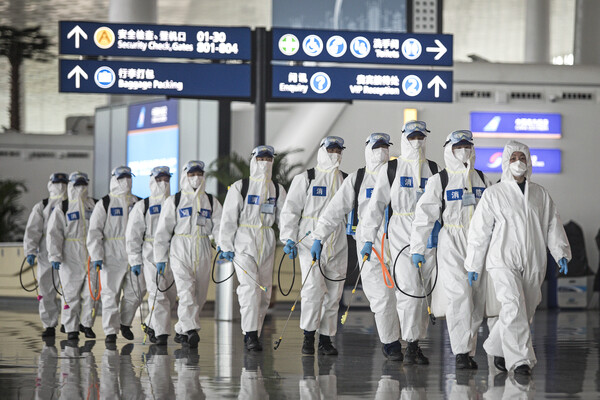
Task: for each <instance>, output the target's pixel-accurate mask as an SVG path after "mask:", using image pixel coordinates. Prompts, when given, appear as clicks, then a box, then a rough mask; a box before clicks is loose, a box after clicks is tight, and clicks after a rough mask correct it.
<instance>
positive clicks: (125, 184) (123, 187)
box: [118, 178, 131, 192]
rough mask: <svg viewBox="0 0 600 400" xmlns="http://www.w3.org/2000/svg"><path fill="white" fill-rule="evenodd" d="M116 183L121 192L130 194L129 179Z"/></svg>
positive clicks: (122, 179)
mask: <svg viewBox="0 0 600 400" xmlns="http://www.w3.org/2000/svg"><path fill="white" fill-rule="evenodd" d="M118 182H119V187H120V188H121V190H122V191H124V192H131V178H121V179H119V180H118Z"/></svg>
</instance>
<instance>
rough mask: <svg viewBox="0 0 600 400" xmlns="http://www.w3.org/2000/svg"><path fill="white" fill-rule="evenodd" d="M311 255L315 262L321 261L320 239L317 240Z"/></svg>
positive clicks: (311, 249)
mask: <svg viewBox="0 0 600 400" xmlns="http://www.w3.org/2000/svg"><path fill="white" fill-rule="evenodd" d="M310 255H311V256H312V259H313V260H320V259H321V241H320V240H319V239H315V241H314V242H313V245H312V247H311V248H310Z"/></svg>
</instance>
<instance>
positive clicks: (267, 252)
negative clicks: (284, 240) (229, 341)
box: [219, 156, 286, 336]
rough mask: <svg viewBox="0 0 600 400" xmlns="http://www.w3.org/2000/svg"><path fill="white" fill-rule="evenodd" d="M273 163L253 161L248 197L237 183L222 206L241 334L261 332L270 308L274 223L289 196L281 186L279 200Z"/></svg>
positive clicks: (221, 243)
mask: <svg viewBox="0 0 600 400" xmlns="http://www.w3.org/2000/svg"><path fill="white" fill-rule="evenodd" d="M272 169H273V163H272V162H268V161H260V162H259V161H257V160H256V157H255V156H253V157H252V159H251V160H250V178H249V182H248V194H247V195H246V198H245V199H244V198H242V193H241V189H242V180H239V181H236V182H234V183H233V184H232V185H231V187H230V188H229V191H228V192H227V197H225V202H224V203H223V217H222V220H221V230H220V235H219V246H221V250H222V251H223V252H231V251H233V252H235V258H234V261H233V266H234V267H235V272H236V276H237V278H238V281H239V282H240V285H239V286H238V288H237V295H238V300H239V302H240V314H241V319H242V331H243V332H244V333H245V332H253V331H258V334H259V336H260V332H261V330H262V325H263V322H264V319H265V316H266V314H267V309H268V308H269V302H270V300H271V291H272V288H273V261H274V257H275V244H276V242H275V232H274V231H273V228H271V226H273V224H274V223H276V222H277V223H279V216H280V213H281V208H282V207H281V206H282V205H283V204H285V198H286V192H285V189H284V188H283V186H281V185H279V184H277V185H279V198H278V199H276V192H275V185H276V183H275V182H273V181H272V180H271V174H272ZM263 204H275V211H274V213H273V214H267V213H263V212H261V209H262V205H263ZM236 264H239V265H241V266H243V267H244V269H245V270H246V271H248V274H250V275H252V277H253V278H254V279H256V280H257V281H258V282H259V283H260V284H261V285H262V286H264V287H266V288H267V291H266V292H264V291H262V290H261V289H260V288H259V287H258V286H257V285H256V283H254V282H253V281H252V280H251V279H250V278H249V277H248V276H246V274H245V273H244V272H243V271H242V270H241V269H240V267H239V266H238V265H236Z"/></svg>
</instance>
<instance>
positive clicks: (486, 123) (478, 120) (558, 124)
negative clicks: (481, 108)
mask: <svg viewBox="0 0 600 400" xmlns="http://www.w3.org/2000/svg"><path fill="white" fill-rule="evenodd" d="M471 131H472V132H473V135H474V136H475V137H486V138H531V139H560V137H561V135H562V116H561V115H560V114H548V113H546V114H539V113H505V112H472V113H471Z"/></svg>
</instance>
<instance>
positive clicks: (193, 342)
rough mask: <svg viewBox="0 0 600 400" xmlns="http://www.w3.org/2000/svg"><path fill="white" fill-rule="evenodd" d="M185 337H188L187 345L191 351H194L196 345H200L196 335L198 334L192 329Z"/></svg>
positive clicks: (198, 337)
mask: <svg viewBox="0 0 600 400" xmlns="http://www.w3.org/2000/svg"><path fill="white" fill-rule="evenodd" d="M187 337H188V340H187V342H188V344H189V345H190V348H191V349H195V348H197V347H198V343H200V336H199V335H198V332H196V331H195V330H194V329H192V330H191V331H188V332H187Z"/></svg>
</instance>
